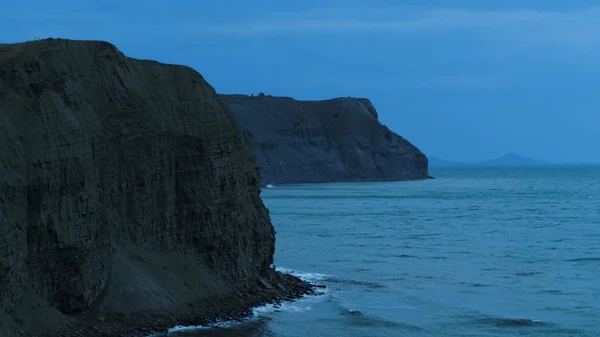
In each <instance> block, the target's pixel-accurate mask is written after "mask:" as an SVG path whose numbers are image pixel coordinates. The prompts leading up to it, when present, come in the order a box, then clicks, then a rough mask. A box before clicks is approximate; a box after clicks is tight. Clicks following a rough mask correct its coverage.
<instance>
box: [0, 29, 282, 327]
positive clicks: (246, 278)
mask: <svg viewBox="0 0 600 337" xmlns="http://www.w3.org/2000/svg"><path fill="white" fill-rule="evenodd" d="M258 180H259V176H258V172H257V167H256V163H255V160H254V158H253V155H252V153H251V151H250V150H249V149H248V148H247V146H246V145H245V144H244V143H243V142H242V140H241V137H240V135H239V133H238V129H237V125H236V122H235V120H234V119H233V117H232V115H231V113H230V112H229V111H228V109H227V108H226V107H225V106H224V105H223V103H222V102H221V100H219V99H217V94H216V93H215V90H214V89H213V88H212V87H211V86H210V85H209V84H208V83H207V82H206V81H205V80H204V79H203V78H202V76H201V75H200V74H198V73H197V72H195V71H194V70H192V69H190V68H188V67H183V66H175V65H165V64H160V63H158V62H154V61H143V60H135V59H131V58H128V57H125V56H124V55H123V54H122V53H121V52H119V51H118V50H117V49H116V48H115V47H114V46H113V45H111V44H109V43H106V42H93V41H90V42H84V41H70V40H60V39H59V40H57V39H48V40H42V41H34V42H27V43H21V44H10V45H0V331H2V333H0V335H2V336H12V335H16V334H17V333H23V334H25V335H30V334H34V333H35V332H36V331H38V332H39V331H44V329H46V328H50V327H53V328H56V327H60V326H61V325H65V324H66V325H68V324H69V322H70V320H71V319H72V316H73V315H75V314H78V313H86V312H91V311H93V312H94V313H95V315H97V316H102V315H105V314H106V315H109V314H115V313H125V314H127V313H131V312H136V311H144V310H155V309H161V308H169V307H173V306H178V305H180V304H182V303H185V302H190V301H193V300H196V299H198V298H203V297H207V296H213V295H219V294H225V293H228V292H231V291H233V290H235V289H236V287H239V286H241V285H243V284H245V283H249V282H255V281H256V280H257V278H258V277H259V276H260V275H262V274H264V273H265V272H266V271H267V269H268V267H269V265H270V263H271V262H272V258H273V252H274V230H273V226H272V225H271V223H270V220H269V217H268V213H267V210H266V209H265V207H264V206H263V204H262V201H261V199H260V196H259V193H260V190H259V187H258Z"/></svg>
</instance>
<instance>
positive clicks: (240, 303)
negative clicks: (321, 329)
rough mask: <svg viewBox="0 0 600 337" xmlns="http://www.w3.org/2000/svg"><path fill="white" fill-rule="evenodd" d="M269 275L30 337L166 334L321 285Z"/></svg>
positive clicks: (235, 316) (247, 313)
mask: <svg viewBox="0 0 600 337" xmlns="http://www.w3.org/2000/svg"><path fill="white" fill-rule="evenodd" d="M270 276H271V277H269V278H268V279H267V278H261V279H259V280H258V281H257V282H256V284H255V285H254V286H246V287H243V288H240V289H238V290H237V291H235V292H234V293H233V294H229V295H227V296H219V297H209V298H204V299H199V300H196V301H193V302H189V303H187V304H182V305H180V306H178V307H177V308H173V309H165V310H160V311H148V312H138V313H135V314H131V315H125V314H118V315H111V316H107V317H104V318H92V317H85V314H84V315H83V316H79V317H74V318H73V321H72V322H71V323H70V324H69V325H68V327H67V328H66V329H61V330H60V331H48V332H45V333H43V334H39V335H31V337H42V336H44V337H83V336H86V337H147V336H149V335H156V336H163V335H164V336H166V334H167V331H168V329H171V328H173V327H177V326H209V325H211V324H215V323H219V322H224V321H238V322H241V321H243V320H246V319H249V318H251V317H252V315H253V309H254V308H257V307H261V306H264V305H268V304H274V305H277V304H280V303H283V302H286V301H295V300H298V299H300V298H302V297H304V296H306V295H318V294H319V293H318V292H316V291H315V289H316V288H319V287H323V286H319V285H316V284H312V283H309V282H306V281H303V280H301V279H300V278H298V277H296V276H293V275H291V274H284V273H281V272H278V271H276V272H271V275H270Z"/></svg>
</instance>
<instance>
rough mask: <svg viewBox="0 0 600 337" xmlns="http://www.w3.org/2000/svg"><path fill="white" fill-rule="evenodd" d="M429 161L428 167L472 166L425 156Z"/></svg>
mask: <svg viewBox="0 0 600 337" xmlns="http://www.w3.org/2000/svg"><path fill="white" fill-rule="evenodd" d="M427 159H428V160H429V166H430V167H431V166H433V167H435V166H465V165H473V164H472V163H462V162H458V161H451V160H445V159H441V158H438V157H433V156H427Z"/></svg>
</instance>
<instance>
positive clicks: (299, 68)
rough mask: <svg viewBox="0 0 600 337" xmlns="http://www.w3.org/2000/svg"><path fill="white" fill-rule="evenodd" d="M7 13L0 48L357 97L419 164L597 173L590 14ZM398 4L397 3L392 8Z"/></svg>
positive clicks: (157, 6) (350, 8)
mask: <svg viewBox="0 0 600 337" xmlns="http://www.w3.org/2000/svg"><path fill="white" fill-rule="evenodd" d="M168 3H169V2H167V1H155V0H145V1H138V0H128V1H124V0H120V1H114V0H109V1H101V2H84V1H79V0H77V1H75V0H68V1H67V0H63V1H61V0H57V1H26V0H23V1H13V2H8V3H5V4H3V10H2V12H0V31H1V32H2V34H0V40H1V41H0V42H16V41H23V40H28V39H33V38H34V37H64V38H75V39H101V40H108V41H110V42H112V43H114V44H116V45H117V46H118V47H119V48H120V49H121V50H122V51H124V52H125V53H126V54H128V55H130V56H133V57H137V58H145V59H157V60H159V61H162V62H169V63H178V64H187V65H190V66H192V67H193V68H195V69H196V70H198V71H199V72H200V73H201V74H202V75H204V76H205V78H206V79H207V80H208V81H209V82H210V83H211V84H212V85H213V86H215V88H216V89H217V91H219V92H221V93H258V92H265V93H268V94H272V95H281V96H292V97H295V98H299V99H324V98H331V97H336V96H358V97H368V98H370V99H371V100H372V102H373V103H374V104H375V107H376V108H377V110H378V111H379V115H380V118H381V120H382V122H383V123H385V124H386V125H388V126H389V127H390V128H391V129H392V130H394V131H396V132H398V133H399V134H401V135H402V136H404V137H406V138H407V139H409V140H410V141H412V142H413V143H414V144H415V145H417V146H418V147H419V148H421V150H423V151H424V152H425V153H426V154H428V155H434V156H438V157H442V158H445V159H452V160H483V159H489V158H492V157H496V156H500V155H502V154H504V153H507V152H516V153H519V154H522V155H526V156H532V157H537V158H540V159H545V160H551V161H556V162H600V131H599V129H600V95H597V94H596V93H597V91H598V88H599V87H600V62H599V61H598V60H600V2H599V1H597V0H596V1H584V0H581V1H576V0H569V1H567V0H559V1H553V0H538V1H534V0H531V1H523V0H518V1H516V0H502V1H500V0H498V1H493V0H471V1H469V0H437V1H427V0H404V1H389V0H380V1H374V0H371V1H362V0H361V1H359V0H345V1H341V0H332V1H326V0H320V1H316V0H296V1H293V2H292V1H289V2H287V1H271V0H268V1H233V0H229V1H228V0H222V1H202V0H201V1H189V0H180V1H177V2H170V3H172V4H174V3H177V4H178V5H177V6H173V5H168ZM399 4H401V5H399Z"/></svg>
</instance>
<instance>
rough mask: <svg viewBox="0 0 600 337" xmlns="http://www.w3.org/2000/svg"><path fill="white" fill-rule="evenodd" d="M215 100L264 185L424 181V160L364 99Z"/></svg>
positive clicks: (241, 97)
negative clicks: (240, 136)
mask: <svg viewBox="0 0 600 337" xmlns="http://www.w3.org/2000/svg"><path fill="white" fill-rule="evenodd" d="M220 97H221V98H222V99H223V100H224V101H225V102H226V103H227V104H228V106H229V109H230V110H231V111H232V113H233V115H234V116H235V118H236V120H237V121H238V123H239V125H240V128H241V131H242V134H243V136H244V140H245V141H246V142H247V143H249V144H250V146H251V147H252V149H253V151H254V155H255V156H256V160H257V162H258V164H259V165H260V166H261V173H262V183H263V184H270V183H275V184H285V183H317V182H337V181H391V180H416V179H426V178H429V175H428V162H427V157H426V156H425V155H424V154H423V153H422V152H421V151H420V150H419V149H418V148H417V147H415V146H414V145H413V144H411V143H410V142H409V141H407V140H406V139H404V138H402V137H401V136H399V135H397V134H396V133H394V132H392V131H391V130H389V129H388V128H387V127H386V126H384V125H382V124H381V123H380V122H379V116H378V114H377V111H376V110H375V107H374V106H373V104H371V102H370V101H369V100H368V99H365V98H335V99H330V100H324V101H297V100H294V99H292V98H287V97H271V96H262V95H261V96H246V95H220Z"/></svg>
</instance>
